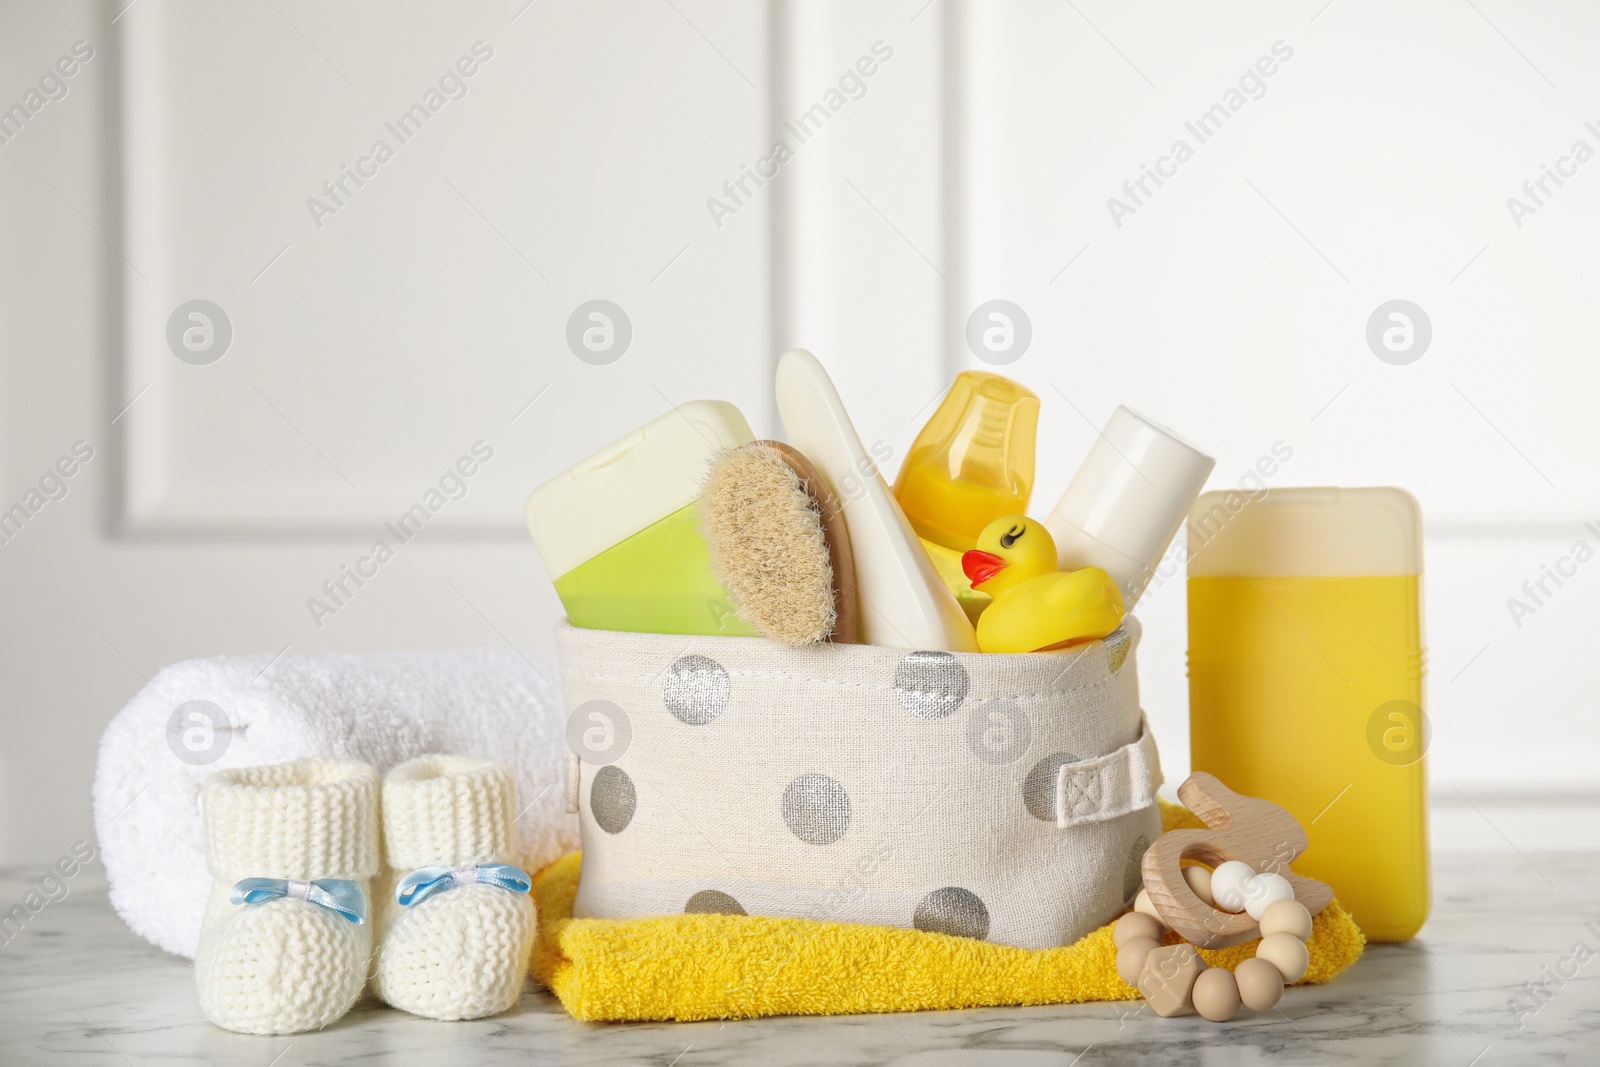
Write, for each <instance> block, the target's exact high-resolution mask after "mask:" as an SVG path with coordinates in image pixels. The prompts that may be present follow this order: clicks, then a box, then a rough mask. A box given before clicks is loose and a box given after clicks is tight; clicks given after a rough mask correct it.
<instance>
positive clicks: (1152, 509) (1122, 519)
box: [1045, 405, 1217, 611]
mask: <svg viewBox="0 0 1600 1067" xmlns="http://www.w3.org/2000/svg"><path fill="white" fill-rule="evenodd" d="M1216 463H1217V461H1216V460H1214V459H1212V458H1211V457H1210V456H1208V455H1206V454H1205V453H1204V452H1202V451H1200V450H1199V449H1198V448H1195V447H1194V446H1193V445H1191V444H1189V442H1187V441H1185V440H1184V439H1183V438H1181V437H1179V436H1178V435H1177V434H1175V433H1173V432H1172V431H1171V430H1169V429H1167V428H1166V427H1165V426H1161V425H1159V424H1158V423H1154V422H1151V421H1150V420H1149V419H1147V418H1145V417H1144V416H1142V415H1140V414H1138V413H1136V412H1134V411H1132V410H1130V409H1128V408H1125V407H1122V406H1121V405H1118V407H1117V410H1116V411H1114V412H1112V413H1111V420H1110V421H1109V422H1107V423H1106V428H1105V430H1104V431H1103V432H1102V433H1101V434H1100V438H1099V440H1097V441H1096V442H1095V444H1094V447H1093V448H1092V449H1090V450H1089V457H1088V458H1087V459H1085V460H1084V461H1083V466H1082V467H1079V468H1078V473H1077V474H1075V475H1074V476H1073V478H1072V484H1071V485H1069V486H1067V491H1066V492H1065V493H1062V494H1061V499H1060V501H1058V502H1057V503H1056V506H1055V508H1054V510H1052V511H1051V512H1050V515H1049V517H1047V518H1046V519H1045V526H1046V527H1047V528H1048V529H1049V531H1050V536H1051V537H1054V538H1055V541H1056V549H1057V556H1058V559H1059V562H1060V566H1061V569H1062V570H1074V569H1076V568H1078V567H1089V566H1094V567H1100V568H1102V569H1103V570H1105V572H1106V573H1107V574H1109V575H1111V577H1112V579H1113V580H1115V581H1116V583H1117V586H1118V587H1119V588H1120V589H1121V590H1122V597H1123V600H1124V601H1126V603H1127V606H1128V610H1129V611H1132V610H1133V606H1134V604H1136V603H1137V602H1138V600H1139V597H1140V596H1141V595H1142V594H1143V593H1144V588H1145V585H1146V584H1147V583H1148V582H1149V581H1150V576H1151V575H1152V574H1154V573H1155V568H1156V564H1158V563H1160V562H1161V556H1162V554H1163V553H1165V552H1166V551H1167V546H1168V545H1170V544H1172V538H1173V535H1175V534H1176V533H1177V532H1178V527H1179V526H1180V525H1181V524H1182V523H1183V520H1184V519H1185V518H1186V517H1187V516H1188V514H1189V508H1190V506H1191V505H1193V504H1194V501H1195V498H1196V497H1198V496H1199V495H1200V490H1201V489H1202V488H1204V487H1205V484H1206V478H1207V477H1208V476H1209V475H1210V474H1211V468H1212V467H1214V466H1216Z"/></svg>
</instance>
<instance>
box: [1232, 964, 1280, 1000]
mask: <svg viewBox="0 0 1600 1067" xmlns="http://www.w3.org/2000/svg"><path fill="white" fill-rule="evenodd" d="M1233 979H1234V984H1235V985H1237V986H1238V988H1239V999H1240V1000H1242V1001H1244V1006H1245V1007H1247V1008H1249V1009H1250V1010H1251V1011H1270V1010H1271V1009H1273V1008H1275V1007H1277V1006H1278V1001H1280V1000H1282V999H1283V973H1282V972H1281V971H1279V970H1278V968H1276V967H1274V966H1273V965H1272V964H1270V963H1268V962H1267V961H1266V960H1262V959H1248V960H1245V961H1244V962H1243V963H1241V964H1239V966H1237V967H1235V968H1234V969H1233Z"/></svg>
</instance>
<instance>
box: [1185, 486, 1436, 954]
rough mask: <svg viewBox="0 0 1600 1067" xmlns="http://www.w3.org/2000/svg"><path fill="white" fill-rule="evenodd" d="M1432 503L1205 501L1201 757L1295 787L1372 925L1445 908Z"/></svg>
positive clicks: (1310, 869)
mask: <svg viewBox="0 0 1600 1067" xmlns="http://www.w3.org/2000/svg"><path fill="white" fill-rule="evenodd" d="M1421 527H1422V520H1421V512H1420V510H1419V508H1418V506H1417V502H1416V500H1415V499H1414V498H1413V497H1412V496H1411V495H1410V494H1409V493H1407V492H1405V491H1404V490H1401V489H1380V488H1368V489H1273V490H1271V491H1266V492H1262V493H1258V494H1256V495H1255V496H1254V497H1252V496H1251V495H1249V494H1247V493H1245V492H1242V491H1233V492H1211V493H1206V494H1205V495H1203V496H1201V497H1200V499H1199V500H1198V501H1197V502H1196V503H1195V506H1194V508H1193V509H1192V510H1191V512H1190V514H1189V730H1190V752H1191V764H1192V766H1193V769H1194V770H1197V771H1209V772H1210V773H1212V774H1214V775H1216V776H1217V777H1218V778H1220V779H1222V781H1224V782H1225V783H1227V784H1228V786H1229V787H1231V788H1233V789H1235V790H1237V791H1238V792H1240V793H1244V794H1247V795H1249V796H1259V797H1265V798H1266V799H1268V800H1271V801H1273V802H1274V803H1277V804H1280V805H1282V806H1283V807H1284V808H1286V809H1288V810H1289V812H1290V813H1292V814H1293V815H1294V817H1295V818H1296V819H1298V820H1299V821H1300V824H1301V825H1302V826H1303V827H1305V830H1306V833H1307V835H1308V836H1309V837H1310V841H1311V844H1310V847H1309V848H1308V849H1307V850H1306V852H1305V854H1304V855H1303V856H1301V858H1300V859H1299V860H1297V861H1296V863H1295V870H1296V871H1297V872H1299V873H1300V874H1303V875H1305V876H1307V877H1310V878H1316V879H1318V880H1320V881H1324V882H1327V883H1328V884H1329V885H1331V886H1332V887H1333V889H1334V892H1335V893H1336V894H1337V895H1338V898H1339V901H1340V903H1341V904H1343V905H1344V906H1345V908H1346V909H1348V910H1349V911H1350V913H1351V915H1352V916H1354V918H1355V921H1356V923H1357V925H1359V926H1360V927H1361V929H1362V930H1363V931H1364V932H1365V933H1366V935H1367V938H1368V939H1369V940H1372V941H1404V940H1406V939H1407V938H1410V937H1411V936H1412V935H1414V934H1415V933H1416V932H1417V931H1418V930H1419V929H1420V928H1421V927H1422V924H1423V922H1424V921H1426V919H1427V917H1428V909H1429V904H1430V889H1429V859H1428V812H1427V774H1426V770H1425V767H1426V764H1425V761H1424V752H1425V751H1426V748H1427V741H1428V727H1427V720H1426V717H1425V716H1424V714H1423V711H1422V706H1423V693H1422V674H1423V659H1424V652H1423V646H1422V612H1421V608H1420V599H1419V596H1420V587H1421V580H1422V541H1421Z"/></svg>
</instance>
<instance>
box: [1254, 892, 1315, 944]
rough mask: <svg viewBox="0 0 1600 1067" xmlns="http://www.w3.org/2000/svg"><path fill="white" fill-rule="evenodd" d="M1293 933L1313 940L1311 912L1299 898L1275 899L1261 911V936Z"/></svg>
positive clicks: (1301, 937)
mask: <svg viewBox="0 0 1600 1067" xmlns="http://www.w3.org/2000/svg"><path fill="white" fill-rule="evenodd" d="M1272 934H1292V935H1293V936H1295V937H1297V938H1299V939H1300V940H1301V941H1309V940H1311V913H1310V912H1309V911H1307V910H1306V906H1305V905H1304V904H1302V903H1300V902H1299V901H1298V900H1275V901H1273V902H1272V903H1271V904H1268V905H1267V909H1266V910H1265V911H1263V912H1262V913H1261V936H1262V937H1268V936H1270V935H1272Z"/></svg>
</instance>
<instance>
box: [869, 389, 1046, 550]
mask: <svg viewBox="0 0 1600 1067" xmlns="http://www.w3.org/2000/svg"><path fill="white" fill-rule="evenodd" d="M1038 428H1039V398H1038V397H1037V396H1035V395H1034V394H1033V392H1032V391H1031V390H1030V389H1028V388H1027V387H1026V386H1023V385H1019V384H1018V383H1016V382H1014V381H1012V380H1011V379H1010V378H1006V377H1003V376H1001V375H999V374H989V373H988V372H986V371H975V370H969V371H962V372H961V373H960V374H958V375H957V376H956V380H955V382H954V384H952V385H951V386H950V392H949V393H947V394H946V395H945V398H944V400H943V401H942V402H941V403H940V404H939V409H938V410H937V411H935V412H934V413H933V417H932V418H931V419H929V420H928V422H927V425H925V426H923V427H922V432H920V433H918V434H917V439H916V440H915V441H913V442H912V443H911V451H910V452H908V453H906V460H905V462H904V463H902V464H901V465H900V474H899V476H898V477H896V478H895V480H894V495H895V497H896V499H898V500H899V501H900V507H901V509H902V510H904V511H905V513H906V518H908V519H910V520H911V527H912V529H914V530H916V531H917V536H918V537H921V538H922V539H923V540H924V541H932V542H933V543H934V544H937V545H943V546H944V547H945V548H948V549H953V550H954V551H956V552H965V551H966V550H967V549H969V548H971V547H972V545H973V543H974V542H975V541H976V540H977V539H978V533H979V531H981V530H982V529H983V528H984V527H985V526H987V525H989V523H991V522H993V521H994V520H995V519H998V518H1000V516H1002V515H1019V514H1023V513H1025V512H1026V511H1027V510H1028V498H1029V497H1030V496H1031V495H1032V494H1033V464H1034V447H1035V442H1034V438H1035V435H1036V434H1037V432H1038Z"/></svg>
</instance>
